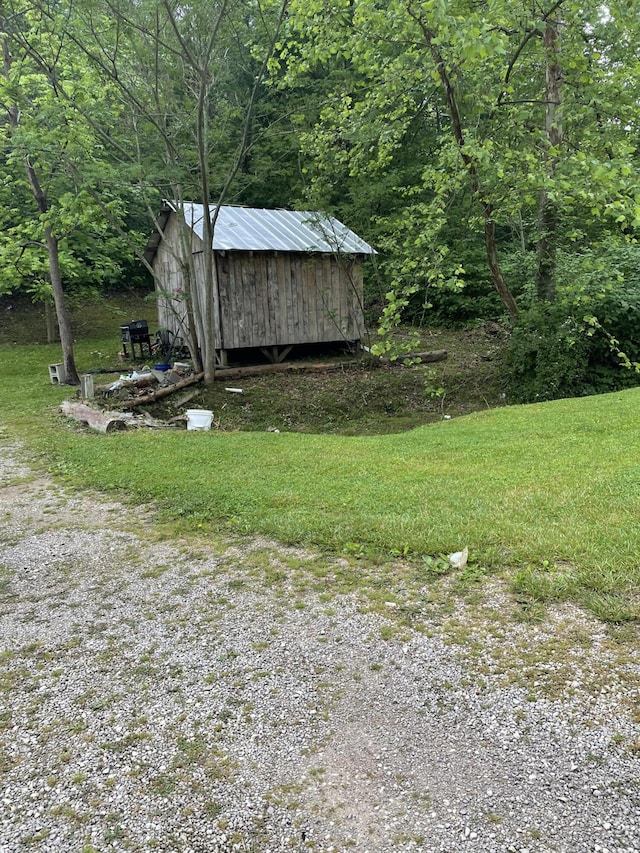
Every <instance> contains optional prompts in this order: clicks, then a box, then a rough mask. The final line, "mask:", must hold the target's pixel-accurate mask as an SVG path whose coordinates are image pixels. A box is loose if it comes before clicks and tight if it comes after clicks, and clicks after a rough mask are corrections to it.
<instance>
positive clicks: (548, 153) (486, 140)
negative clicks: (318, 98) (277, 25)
mask: <svg viewBox="0 0 640 853" xmlns="http://www.w3.org/2000/svg"><path fill="white" fill-rule="evenodd" d="M607 9H608V14H607V16H606V17H605V16H603V15H602V7H601V4H600V3H597V2H587V3H578V2H568V3H564V4H563V5H562V27H561V31H562V32H561V48H560V54H559V55H560V57H561V63H562V102H561V104H559V105H557V108H556V111H555V116H556V118H555V119H554V120H555V121H559V122H560V123H561V125H562V134H561V139H562V143H561V144H560V146H559V148H558V150H553V149H552V148H551V147H550V145H551V143H550V138H549V133H548V127H547V120H548V116H546V115H545V112H546V106H547V97H546V89H545V64H546V62H547V59H548V56H547V55H546V54H545V49H544V46H543V41H542V37H541V36H542V33H543V31H544V30H545V26H546V22H547V17H548V16H547V15H546V13H543V10H542V9H535V10H534V9H529V8H527V9H525V8H524V7H521V6H518V5H517V4H513V3H511V2H507V0H489V2H487V3H483V4H480V5H479V4H477V3H473V2H469V0H454V2H450V3H422V4H406V3H403V2H399V0H398V2H396V0H392V2H388V3H385V4H380V3H378V2H373V0H353V2H349V3H326V2H324V0H304V2H303V0H300V2H297V0H293V1H292V3H291V14H290V18H289V31H288V39H287V41H286V42H284V43H283V44H282V45H281V53H280V62H279V65H278V69H277V70H278V74H279V75H280V78H281V80H283V81H284V82H283V85H285V86H286V85H288V86H289V87H290V88H294V89H295V88H296V87H297V88H300V87H303V86H305V85H308V84H309V81H311V80H317V79H318V78H322V79H324V80H326V81H327V82H326V90H325V91H326V98H325V101H324V103H323V105H322V107H321V109H320V110H319V111H318V112H317V113H316V111H314V113H313V115H314V116H315V115H317V120H316V121H315V124H314V125H313V127H308V128H307V129H306V132H302V134H301V141H302V148H303V153H304V154H305V155H307V159H305V167H304V169H305V174H306V176H307V178H308V181H309V185H310V195H311V197H314V198H319V199H324V200H325V201H326V205H327V206H328V207H330V208H331V209H334V210H336V211H337V212H338V214H340V213H341V212H342V211H345V210H349V211H352V212H353V216H352V217H351V219H350V221H352V222H355V223H357V222H358V219H357V216H358V209H359V208H358V200H360V199H362V202H363V203H362V207H361V209H362V210H363V211H364V213H365V216H366V218H367V220H368V221H365V222H364V231H363V233H364V235H365V236H366V237H367V238H368V239H369V240H370V241H371V242H373V243H374V244H375V245H376V246H377V247H378V248H380V249H382V250H383V251H382V256H381V258H380V268H381V271H382V274H383V276H384V277H385V278H386V280H387V282H388V283H389V287H388V296H387V299H386V302H385V304H384V306H383V311H382V323H381V328H382V331H383V337H384V338H385V339H388V335H389V330H390V329H392V328H393V326H394V324H396V323H397V322H399V321H402V320H405V321H406V320H407V319H408V318H411V317H416V316H418V317H419V316H421V315H422V313H423V312H424V307H425V306H426V305H429V304H432V305H433V306H434V307H435V308H436V310H437V311H438V312H439V314H438V316H439V317H440V318H444V317H445V316H447V315H448V317H447V318H449V317H451V316H452V315H453V314H455V312H456V311H457V310H459V311H460V312H462V313H463V314H464V315H466V316H470V315H473V312H474V305H473V303H474V302H475V301H477V300H481V304H482V307H481V311H482V312H483V313H484V311H488V312H490V314H491V313H493V314H495V307H494V306H495V297H494V296H493V293H492V292H491V291H492V290H493V283H492V277H491V276H490V275H489V273H488V267H487V260H486V257H485V258H484V261H483V263H484V265H485V271H484V273H482V272H481V270H480V268H479V261H480V255H479V253H478V251H477V247H478V246H481V245H482V240H483V235H484V233H486V232H485V230H484V229H485V225H486V224H487V222H488V221H489V222H491V223H492V224H493V225H495V227H496V229H497V232H498V243H499V249H500V250H501V253H500V254H502V256H503V257H501V258H499V260H504V253H505V251H506V253H507V254H508V255H509V256H510V257H515V253H514V252H513V248H512V246H513V238H514V237H517V243H518V244H519V246H520V255H521V258H524V257H525V256H526V255H527V253H528V252H529V251H530V249H531V248H532V247H534V246H535V245H536V243H537V242H538V240H539V239H540V236H541V231H540V229H541V224H540V223H541V220H540V216H539V208H540V207H541V204H542V202H541V199H542V198H543V193H544V198H546V204H547V205H549V207H550V208H551V209H552V212H553V218H554V220H555V222H556V226H555V230H554V234H553V244H554V249H555V248H560V249H563V250H564V251H565V252H566V253H570V252H573V251H577V252H582V251H584V250H585V249H586V248H588V247H589V246H597V245H598V244H599V243H602V242H605V241H606V240H607V239H611V236H613V237H614V239H616V237H617V236H619V235H620V234H621V233H622V232H623V231H624V232H625V233H626V234H627V235H632V233H633V229H635V228H637V225H638V223H640V215H639V214H640V199H639V197H638V194H637V181H636V168H635V165H634V161H635V159H636V158H637V154H636V142H637V99H638V95H639V92H640V76H639V75H638V68H637V60H636V59H635V55H634V54H633V45H634V44H636V43H637V41H638V36H639V33H638V20H637V19H634V18H633V15H631V14H630V12H629V8H628V6H627V4H625V3H624V2H622V3H618V2H613V3H611V4H608V5H607ZM443 72H446V73H443ZM445 77H446V80H445ZM454 100H455V103H456V107H457V113H458V116H457V118H459V126H458V121H457V118H455V117H454V114H453V112H454V111H453V109H452V102H453V101H454ZM506 260H507V263H505V264H504V269H503V272H504V273H505V279H506V282H507V285H508V287H509V288H510V290H511V291H512V292H513V293H515V294H516V295H517V294H518V291H519V289H520V288H519V285H520V281H519V280H518V276H517V275H516V276H515V277H514V276H513V275H511V273H512V270H510V269H509V263H508V261H509V257H507V259H506ZM534 262H535V258H534ZM551 266H553V264H551ZM465 283H468V284H469V291H468V293H469V295H468V296H467V295H465V293H464V285H465ZM485 300H486V301H485ZM522 304H523V305H524V306H525V307H526V305H527V299H526V295H525V298H524V300H523V303H522ZM382 346H383V348H384V344H383V345H382Z"/></svg>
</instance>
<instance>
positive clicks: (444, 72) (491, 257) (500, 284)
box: [407, 8, 519, 319]
mask: <svg viewBox="0 0 640 853" xmlns="http://www.w3.org/2000/svg"><path fill="white" fill-rule="evenodd" d="M407 11H408V13H409V15H410V16H411V17H412V18H413V19H414V21H416V23H417V24H418V26H419V27H420V29H421V30H422V34H423V36H424V40H425V42H426V44H427V47H428V48H429V52H430V53H431V57H432V59H433V62H434V63H435V66H436V70H437V72H438V76H439V78H440V82H441V83H442V87H443V89H444V92H445V96H446V99H447V104H448V106H449V112H450V114H451V125H452V129H453V134H454V137H455V140H456V145H457V146H458V150H459V151H460V156H461V158H462V162H463V163H464V165H465V168H466V170H467V174H468V175H469V178H470V180H471V187H472V189H473V193H474V195H475V197H476V199H477V201H478V202H479V204H480V207H481V208H482V217H483V220H484V245H485V249H486V252H487V261H488V264H489V270H490V272H491V279H492V281H493V285H494V287H495V289H496V290H497V292H498V295H499V296H500V299H501V300H502V303H503V305H504V307H505V308H506V309H507V312H508V314H509V316H510V317H511V318H512V319H515V318H516V317H517V316H518V313H519V312H518V305H517V303H516V301H515V299H514V298H513V294H512V293H511V291H510V290H509V287H508V285H507V283H506V281H505V280H504V276H503V274H502V269H501V268H500V260H499V258H498V245H497V243H496V223H495V220H494V218H493V205H492V204H491V202H490V201H489V200H488V198H487V196H486V193H485V191H484V188H483V186H482V185H481V183H480V175H479V174H478V163H477V159H476V158H475V157H474V156H473V155H472V154H470V153H469V151H468V150H467V148H466V146H465V134H464V130H463V128H462V118H461V116H460V110H459V108H458V98H457V95H456V91H455V88H454V85H453V80H452V79H451V76H450V74H449V71H448V69H447V64H446V62H445V60H444V57H443V55H442V53H441V52H440V48H439V46H438V44H437V42H436V39H435V33H433V32H432V31H431V30H430V29H429V27H428V26H427V24H426V23H425V21H424V20H423V19H422V18H421V17H420V15H419V14H417V13H415V12H413V11H412V10H411V9H410V8H408V9H407Z"/></svg>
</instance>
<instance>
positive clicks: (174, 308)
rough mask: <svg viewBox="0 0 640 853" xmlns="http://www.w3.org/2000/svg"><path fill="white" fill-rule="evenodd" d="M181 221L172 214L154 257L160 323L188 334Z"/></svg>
mask: <svg viewBox="0 0 640 853" xmlns="http://www.w3.org/2000/svg"><path fill="white" fill-rule="evenodd" d="M179 227H180V226H179V222H178V220H177V217H176V216H175V215H172V216H171V217H170V218H169V220H168V222H167V224H166V226H165V230H164V239H163V240H162V241H161V242H160V245H159V246H158V250H157V252H156V256H155V258H154V260H153V269H154V272H155V284H156V299H157V302H158V325H159V327H160V328H161V329H171V331H172V332H174V333H175V334H176V335H182V336H183V337H184V334H185V330H186V324H187V307H186V303H185V300H184V296H183V294H184V289H185V281H184V276H185V272H184V261H183V252H182V249H181V244H180V231H179Z"/></svg>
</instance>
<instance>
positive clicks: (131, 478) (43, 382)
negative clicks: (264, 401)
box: [0, 324, 640, 621]
mask: <svg viewBox="0 0 640 853" xmlns="http://www.w3.org/2000/svg"><path fill="white" fill-rule="evenodd" d="M116 331H117V324H116ZM116 346H117V343H116ZM109 347H111V352H112V353H113V351H114V341H113V340H112V341H107V340H102V341H98V342H92V341H90V340H89V341H81V342H79V343H78V362H79V365H80V369H81V370H82V369H87V368H89V367H95V366H97V364H98V363H99V362H100V359H101V358H102V359H104V360H105V361H108V360H109V358H108V356H98V355H97V353H104V352H108V351H109ZM58 358H59V351H58V349H57V348H56V347H47V346H2V347H0V387H1V389H2V401H3V404H2V411H1V413H0V422H2V423H4V424H5V425H6V429H7V431H8V433H9V435H10V436H13V437H16V438H20V439H22V440H23V441H24V442H25V444H26V446H27V447H28V449H29V450H30V451H31V452H32V454H33V455H34V459H35V460H36V461H39V462H40V463H41V464H42V465H43V466H45V467H47V468H48V469H50V470H52V471H54V472H55V473H57V474H60V475H62V476H64V477H65V478H66V479H67V481H69V482H70V483H72V484H74V485H76V486H78V487H80V488H85V487H94V488H98V489H101V490H104V491H105V492H109V493H112V494H115V495H116V496H122V497H125V498H130V499H132V500H133V501H135V502H144V501H153V502H155V504H156V506H157V509H158V514H159V517H160V518H161V519H163V520H165V521H170V522H172V523H174V524H175V526H176V530H180V532H187V531H198V532H199V533H207V532H210V533H211V534H212V535H215V534H217V533H219V531H220V530H221V529H223V530H229V531H234V532H240V533H243V534H253V533H260V534H264V535H267V536H271V537H274V538H276V539H278V540H280V541H282V542H286V543H304V544H308V545H314V546H317V547H320V548H322V549H327V550H330V551H333V552H347V553H349V554H350V555H352V556H355V557H358V556H365V557H374V558H377V559H383V560H386V559H391V558H394V557H397V556H398V555H401V556H405V557H408V558H410V559H416V560H418V561H420V560H421V558H422V556H423V555H439V554H443V553H444V554H446V553H449V552H452V551H455V550H459V549H460V548H462V547H463V546H465V545H467V546H468V547H469V552H470V556H471V561H472V562H471V565H472V567H473V566H475V567H480V569H483V568H486V569H492V570H496V571H503V572H505V574H506V575H507V576H508V577H509V578H510V580H511V583H512V585H513V588H514V590H515V591H516V592H517V593H518V594H519V595H521V596H522V597H524V598H527V599H533V600H538V601H550V600H565V599H573V600H576V601H579V602H581V603H582V604H584V605H585V606H587V607H589V608H591V609H592V610H593V612H595V613H596V614H597V615H599V616H601V617H602V618H606V619H612V620H614V621H625V620H630V619H638V618H640V596H639V595H638V587H639V582H640V557H639V556H638V555H639V554H640V535H639V533H640V521H639V520H640V428H639V427H640V416H639V413H640V390H638V389H634V390H630V391H625V392H622V393H616V394H610V395H605V396H601V397H591V398H584V399H578V400H562V401H556V402H552V403H545V404H540V405H532V406H514V407H508V408H503V409H494V410H491V411H487V412H485V413H482V414H478V415H471V416H468V417H464V418H459V419H453V420H451V421H440V422H439V423H434V424H431V425H429V426H425V427H421V428H418V429H415V430H413V431H412V432H406V433H402V434H396V435H375V436H360V437H357V436H343V435H303V434H299V433H287V432H283V431H281V432H280V433H277V434H274V433H268V432H260V433H259V432H227V433H224V432H210V433H198V432H186V431H175V432H174V431H162V432H151V431H148V432H147V431H139V432H131V433H115V434H112V435H109V436H105V435H99V434H93V433H88V432H85V431H82V430H80V429H76V428H74V427H72V426H69V425H67V424H66V423H64V422H62V421H61V420H60V418H59V417H58V414H57V406H58V404H59V402H60V401H61V400H62V399H63V398H64V397H65V396H68V395H69V389H64V388H59V387H55V386H52V385H51V384H50V383H49V378H48V371H47V364H48V363H50V362H52V361H55V360H58ZM111 360H113V356H112V357H111ZM475 574H477V576H478V577H480V578H482V576H483V573H482V571H478V572H476V573H475Z"/></svg>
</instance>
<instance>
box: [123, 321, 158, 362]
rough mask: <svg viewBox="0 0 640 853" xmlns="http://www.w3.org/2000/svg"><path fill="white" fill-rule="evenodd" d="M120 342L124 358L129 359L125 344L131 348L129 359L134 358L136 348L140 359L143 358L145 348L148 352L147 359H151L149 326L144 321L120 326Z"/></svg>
mask: <svg viewBox="0 0 640 853" xmlns="http://www.w3.org/2000/svg"><path fill="white" fill-rule="evenodd" d="M120 340H121V341H122V352H123V355H124V357H125V358H129V353H128V352H127V344H129V345H130V346H131V358H135V357H136V346H138V347H139V348H140V358H144V347H145V346H146V347H147V349H148V351H149V357H151V338H150V337H149V324H148V323H147V321H146V320H132V321H131V322H130V323H125V324H124V326H120Z"/></svg>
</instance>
